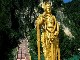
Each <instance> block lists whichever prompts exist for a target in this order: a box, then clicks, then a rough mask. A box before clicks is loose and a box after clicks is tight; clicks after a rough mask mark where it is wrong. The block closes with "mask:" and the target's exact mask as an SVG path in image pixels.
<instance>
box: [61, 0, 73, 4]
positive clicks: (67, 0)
mask: <svg viewBox="0 0 80 60" xmlns="http://www.w3.org/2000/svg"><path fill="white" fill-rule="evenodd" d="M71 1H72V0H63V2H64V3H68V2H71Z"/></svg>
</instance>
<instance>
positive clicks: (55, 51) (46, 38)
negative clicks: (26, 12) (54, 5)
mask: <svg viewBox="0 0 80 60" xmlns="http://www.w3.org/2000/svg"><path fill="white" fill-rule="evenodd" d="M43 9H44V12H43V14H40V15H39V16H38V18H37V20H36V29H37V46H38V60H40V40H41V42H42V47H43V53H44V57H45V60H60V48H59V39H58V34H59V25H58V22H57V21H56V18H55V16H53V15H52V14H51V5H50V4H49V3H48V2H46V3H44V6H43ZM41 29H42V33H41V34H40V30H41Z"/></svg>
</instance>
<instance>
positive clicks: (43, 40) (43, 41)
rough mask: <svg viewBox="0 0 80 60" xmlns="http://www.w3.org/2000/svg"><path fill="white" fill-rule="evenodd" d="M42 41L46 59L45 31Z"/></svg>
mask: <svg viewBox="0 0 80 60" xmlns="http://www.w3.org/2000/svg"><path fill="white" fill-rule="evenodd" d="M41 42H42V48H43V54H44V58H45V60H46V42H45V33H44V32H43V33H42V35H41Z"/></svg>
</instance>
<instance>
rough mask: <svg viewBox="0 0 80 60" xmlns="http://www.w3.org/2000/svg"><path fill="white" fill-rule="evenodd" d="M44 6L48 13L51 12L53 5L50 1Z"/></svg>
mask: <svg viewBox="0 0 80 60" xmlns="http://www.w3.org/2000/svg"><path fill="white" fill-rule="evenodd" d="M42 8H43V9H44V11H45V12H46V13H48V14H49V13H51V5H50V3H49V2H46V3H44V4H43V7H42Z"/></svg>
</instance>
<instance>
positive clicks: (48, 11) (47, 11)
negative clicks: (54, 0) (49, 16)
mask: <svg viewBox="0 0 80 60" xmlns="http://www.w3.org/2000/svg"><path fill="white" fill-rule="evenodd" d="M46 13H51V6H50V4H46Z"/></svg>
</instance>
